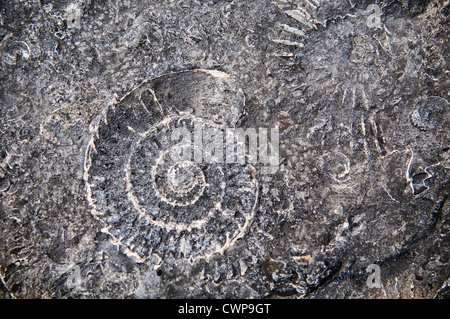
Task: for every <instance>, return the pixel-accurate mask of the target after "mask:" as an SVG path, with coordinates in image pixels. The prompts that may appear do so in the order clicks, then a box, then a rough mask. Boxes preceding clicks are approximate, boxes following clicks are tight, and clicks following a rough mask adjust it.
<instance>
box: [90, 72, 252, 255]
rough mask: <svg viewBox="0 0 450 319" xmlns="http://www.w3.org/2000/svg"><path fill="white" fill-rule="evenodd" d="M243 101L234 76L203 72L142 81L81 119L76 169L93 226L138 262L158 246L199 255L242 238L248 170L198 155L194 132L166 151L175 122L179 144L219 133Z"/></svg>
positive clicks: (160, 250)
mask: <svg viewBox="0 0 450 319" xmlns="http://www.w3.org/2000/svg"><path fill="white" fill-rule="evenodd" d="M243 107H244V95H243V93H242V90H241V89H240V88H239V86H238V85H237V83H236V80H235V79H234V78H233V77H232V76H230V75H228V74H225V73H222V72H218V71H207V70H194V71H185V72H179V73H172V74H167V75H163V76H161V77H158V78H155V79H151V80H148V81H145V82H144V83H142V84H141V85H139V86H138V87H137V88H135V89H133V90H132V91H131V92H129V93H128V94H127V95H126V96H125V97H123V98H122V99H120V100H119V101H117V102H115V103H112V104H111V105H107V106H106V107H105V108H104V109H103V111H102V112H101V114H99V116H98V117H97V118H96V119H95V120H94V121H93V123H92V124H91V129H92V138H91V140H90V143H89V145H88V147H87V150H86V158H85V167H84V168H85V173H84V178H85V182H86V191H87V197H88V201H89V203H90V205H91V207H92V213H93V215H94V217H95V218H96V219H98V220H99V222H100V223H101V224H102V231H103V232H105V233H108V234H109V235H110V236H111V239H112V241H114V242H116V243H119V244H122V245H123V246H124V247H125V248H126V251H127V253H129V254H131V255H133V256H135V257H137V258H138V260H139V261H144V260H145V259H146V258H148V257H149V256H150V255H151V254H152V253H156V254H158V255H159V256H163V255H164V254H166V253H168V252H171V253H173V254H176V255H177V256H179V257H187V258H194V257H196V256H205V257H206V258H208V256H210V255H211V254H214V253H223V252H224V251H225V250H226V249H227V248H229V247H230V246H232V245H234V244H235V243H236V241H237V240H239V239H240V238H242V237H243V236H244V235H245V233H246V231H247V229H248V227H249V225H250V222H251V220H252V218H253V216H254V211H255V207H256V201H257V197H258V196H257V195H258V185H257V181H256V179H255V177H254V172H255V169H254V168H253V167H252V166H251V165H248V164H246V163H237V162H236V163H228V162H227V163H224V162H223V161H206V160H204V158H200V160H199V158H198V154H201V152H202V151H204V150H203V149H202V148H207V144H208V143H210V142H211V141H210V140H208V137H207V136H206V135H205V134H204V133H203V135H202V136H203V139H202V143H201V144H198V143H190V144H189V143H188V145H187V146H188V147H185V148H184V151H185V152H187V153H185V154H184V155H185V156H184V157H183V158H181V157H180V158H178V157H176V156H173V154H174V152H175V153H176V152H177V151H179V149H178V147H179V145H180V141H179V140H177V139H176V138H174V136H176V134H174V132H175V130H178V131H177V132H180V130H181V132H186V134H184V136H178V137H179V138H181V139H183V140H184V141H188V142H193V140H191V139H190V137H189V136H192V137H194V136H195V134H194V133H195V132H196V131H195V130H198V129H201V131H202V132H208V131H211V130H213V131H216V132H225V129H226V128H234V126H235V124H236V122H237V120H238V118H239V115H240V114H241V113H242V112H243ZM186 136H188V138H187V139H186ZM236 147H239V146H236ZM199 152H200V153H199ZM186 154H187V155H188V156H186Z"/></svg>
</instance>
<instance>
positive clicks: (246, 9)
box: [0, 0, 450, 298]
mask: <svg viewBox="0 0 450 319" xmlns="http://www.w3.org/2000/svg"><path fill="white" fill-rule="evenodd" d="M373 3H376V4H377V5H378V6H379V8H380V9H381V14H380V25H379V27H373V25H374V21H376V20H373V19H374V17H373V14H374V12H373V11H368V10H367V8H368V6H369V5H371V4H373ZM449 7H450V5H449V3H448V1H444V0H433V1H412V0H398V1H393V0H386V1H374V0H364V1H356V0H351V1H350V0H328V1H325V0H298V1H297V0H296V1H287V0H286V1H285V0H272V1H270V0H263V1H250V0H234V1H226V0H211V1H196V0H191V1H144V0H139V1H131V0H119V1H91V0H63V1H48V0H41V1H39V0H35V1H19V0H15V1H0V58H1V61H0V63H1V64H0V124H1V125H0V132H1V133H0V278H1V281H0V298H36V297H39V298H67V297H74V298H156V297H158V298H181V297H189V298H191V297H196V298H263V297H265V298H448V297H449V285H450V284H449V280H450V279H449V278H450V268H449V266H450V264H449V244H450V238H449V236H450V233H449V232H450V220H449V209H450V202H449V200H448V195H449V168H450V162H449V161H450V148H449V147H450V142H449V127H450V106H449V99H450V96H449V94H450V93H449V88H450V83H449V82H450V81H449V77H448V72H449V70H448V59H449V58H448V57H449V56H450V49H449V42H448V41H449V37H448V34H449V21H448V10H449ZM196 123H197V124H199V123H200V124H201V125H202V126H203V127H204V128H210V129H211V128H216V129H218V130H219V131H221V132H223V131H224V130H225V129H226V128H242V129H248V128H256V129H257V128H274V127H277V128H279V131H280V143H279V150H280V154H279V155H280V158H279V160H280V164H279V169H278V170H277V171H276V172H275V173H273V174H262V173H261V165H259V164H258V163H253V164H254V165H250V164H248V163H246V164H238V163H236V164H227V163H220V164H205V163H201V164H198V163H191V162H182V163H176V162H171V161H170V159H169V158H167V157H165V156H166V155H165V154H166V153H165V152H167V151H169V150H170V149H171V145H172V144H171V143H173V142H174V141H173V140H171V139H170V136H171V135H170V134H171V132H172V131H173V129H174V128H175V127H177V125H178V126H182V127H184V128H186V129H187V131H189V132H191V133H192V132H193V130H195V124H196ZM371 264H377V265H378V266H379V267H380V271H381V273H380V279H381V287H380V288H369V287H368V286H367V278H368V276H369V273H367V272H366V269H367V267H368V266H369V265H371Z"/></svg>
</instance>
